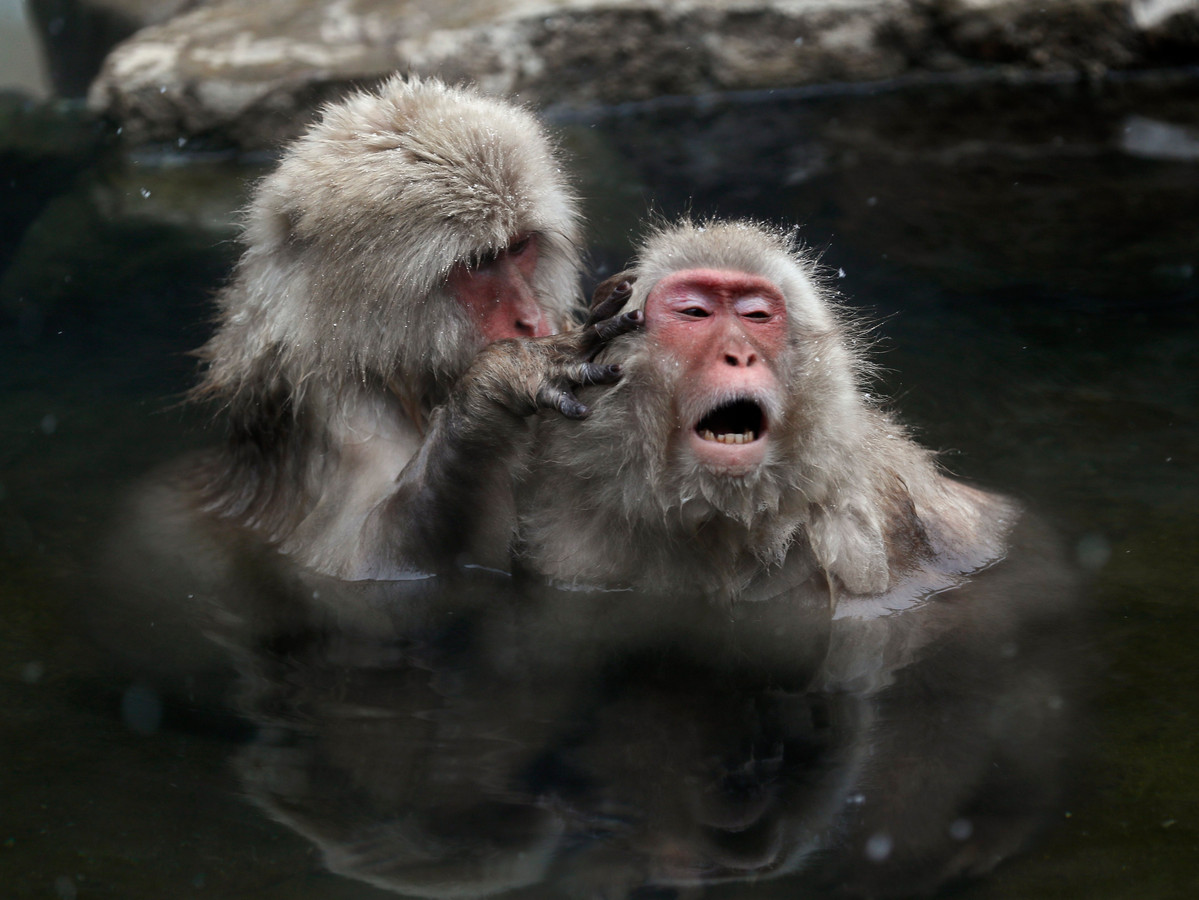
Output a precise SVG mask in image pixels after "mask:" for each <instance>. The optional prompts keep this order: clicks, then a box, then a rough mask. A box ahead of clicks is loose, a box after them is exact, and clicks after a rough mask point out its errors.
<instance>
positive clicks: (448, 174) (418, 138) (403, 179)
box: [195, 77, 579, 578]
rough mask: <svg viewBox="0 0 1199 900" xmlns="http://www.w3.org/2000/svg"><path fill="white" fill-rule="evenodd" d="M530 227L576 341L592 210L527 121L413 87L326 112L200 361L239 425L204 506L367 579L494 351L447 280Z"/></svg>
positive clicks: (475, 99) (204, 474)
mask: <svg viewBox="0 0 1199 900" xmlns="http://www.w3.org/2000/svg"><path fill="white" fill-rule="evenodd" d="M522 232H536V233H537V234H538V235H539V236H540V238H539V263H538V267H537V272H536V276H535V280H534V289H535V291H536V294H537V296H538V298H539V300H540V302H541V303H542V305H543V307H544V308H545V310H546V312H547V314H548V316H549V318H550V320H551V321H552V322H553V323H555V324H556V325H557V326H558V327H561V326H562V325H564V324H565V323H566V322H567V321H568V318H569V316H570V314H571V312H572V310H573V309H574V308H575V307H576V306H577V305H578V296H577V295H578V286H577V275H578V267H579V260H578V250H577V246H578V243H579V225H578V211H577V208H576V202H575V199H574V197H573V196H572V194H571V192H570V190H569V189H568V187H567V185H566V183H565V180H564V176H563V173H562V167H561V163H560V161H559V159H558V158H557V151H556V148H555V147H554V146H553V145H552V143H551V141H550V140H549V138H548V137H547V135H546V134H545V132H544V131H543V130H542V128H541V126H540V125H539V123H538V122H537V120H536V119H535V117H534V116H533V115H532V114H531V113H529V112H528V111H526V110H524V109H522V108H520V107H517V106H514V105H512V104H510V103H506V102H502V101H499V100H495V99H490V98H487V97H484V96H483V95H481V94H478V93H476V92H474V91H473V90H467V89H461V88H451V87H447V86H446V85H444V84H442V83H440V82H438V81H435V80H421V79H417V78H411V79H404V78H400V77H396V78H393V79H391V80H390V81H388V82H387V83H386V84H384V85H383V86H382V87H381V88H380V89H379V90H378V91H375V92H369V93H359V94H356V95H354V96H351V97H349V98H348V99H346V100H344V101H342V102H340V103H338V104H336V105H333V106H330V107H328V108H327V109H326V110H325V111H324V113H323V117H322V118H321V120H320V121H319V122H317V123H316V124H315V125H313V126H312V128H311V129H310V130H309V131H308V132H307V133H306V134H305V135H304V136H303V137H301V138H300V139H299V140H297V141H296V142H295V143H294V144H292V145H291V146H290V147H289V148H288V149H287V150H286V152H285V154H284V156H283V158H282V161H281V162H280V164H279V166H278V168H277V169H276V171H274V172H273V173H272V174H270V175H268V176H267V177H266V178H265V179H263V181H262V182H261V183H260V184H259V185H258V186H257V189H256V190H255V192H254V197H253V200H252V202H251V203H250V206H249V208H248V210H247V212H246V222H245V231H244V237H243V240H244V243H245V244H246V250H245V253H244V254H243V256H242V258H241V260H240V262H239V263H238V265H237V268H236V269H235V271H234V273H233V277H232V279H231V281H230V283H229V285H228V286H227V287H226V288H225V289H224V290H223V291H222V292H221V293H220V295H219V297H218V307H219V312H218V325H217V330H216V333H215V334H214V335H213V337H212V339H211V340H210V341H209V342H208V343H207V344H206V345H205V346H204V347H203V348H202V349H201V350H200V351H199V355H200V357H201V358H202V359H203V361H204V374H203V379H202V381H201V383H200V385H199V386H198V387H197V389H196V391H195V396H196V397H197V398H199V399H203V400H208V401H212V402H214V403H215V404H217V405H218V406H219V407H220V408H222V409H223V411H224V412H225V414H226V415H227V420H228V423H229V440H228V445H227V447H226V449H225V451H224V452H223V453H220V454H218V455H216V456H213V457H210V458H209V459H208V460H206V461H205V462H204V463H203V464H202V465H201V466H200V467H198V468H197V470H196V478H195V482H196V487H197V490H198V491H199V493H200V495H201V501H200V502H201V504H202V506H203V507H204V508H205V509H207V510H208V511H209V512H212V513H215V514H217V515H220V516H223V517H227V518H230V519H233V520H236V521H237V522H238V523H240V524H243V525H248V526H250V527H252V528H254V529H255V530H257V531H258V532H259V533H260V534H262V535H263V536H264V537H266V538H267V539H269V540H271V541H274V542H276V543H277V544H278V545H279V546H280V548H281V549H282V550H284V552H287V553H289V554H291V555H292V556H294V557H295V558H296V559H297V560H298V561H299V562H301V563H302V564H304V565H306V566H309V567H311V568H315V569H318V570H320V571H323V572H326V573H328V574H333V575H339V576H342V577H349V578H355V577H366V576H365V574H364V573H366V572H368V571H370V570H371V566H372V560H371V558H370V557H371V555H372V553H373V552H374V550H373V549H372V548H371V547H370V546H369V545H370V540H371V536H370V535H367V536H365V537H366V540H365V545H364V539H363V538H364V536H363V534H362V529H363V528H364V527H365V523H366V522H367V521H368V517H369V515H370V512H371V510H372V509H374V508H375V507H377V506H378V504H379V503H380V502H382V501H383V499H384V498H385V496H386V494H387V492H388V491H389V490H390V489H391V485H392V484H393V483H394V480H395V478H396V476H397V475H398V473H399V472H400V470H401V469H402V468H403V466H404V464H405V463H406V462H407V461H408V459H409V458H410V457H411V456H412V454H413V453H414V452H415V450H416V448H417V447H419V445H420V442H421V438H422V429H423V426H424V422H423V420H424V417H425V416H426V415H427V413H428V412H429V410H431V409H432V408H433V407H434V406H436V405H437V404H439V403H441V402H442V401H443V400H444V399H445V397H446V395H447V392H448V390H449V388H450V386H451V385H452V384H453V383H454V381H455V379H456V378H457V377H458V376H459V375H460V374H461V373H462V372H463V371H464V370H465V369H466V368H467V366H468V364H469V363H470V361H471V359H472V358H473V357H474V354H475V353H476V351H477V350H478V349H479V348H480V347H481V346H482V343H483V339H482V336H481V335H480V333H479V332H478V330H477V328H476V327H475V326H474V324H473V323H472V322H471V320H470V319H469V318H468V317H467V315H466V314H465V313H464V312H463V310H462V309H461V308H460V306H459V304H458V303H457V302H456V301H455V300H454V299H453V297H451V296H450V295H449V293H448V292H447V290H446V287H445V282H446V278H447V276H448V275H449V273H450V271H451V269H452V268H453V266H454V265H455V264H457V263H460V262H470V261H471V260H475V259H478V258H480V257H482V256H484V255H486V254H488V253H490V252H493V251H497V250H501V249H503V248H504V247H505V246H507V245H508V243H509V242H510V240H511V239H512V238H513V237H514V236H515V235H517V234H520V233H522ZM379 539H380V540H384V539H385V538H382V537H380V538H379Z"/></svg>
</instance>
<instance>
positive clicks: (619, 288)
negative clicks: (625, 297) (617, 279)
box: [612, 281, 633, 294]
mask: <svg viewBox="0 0 1199 900" xmlns="http://www.w3.org/2000/svg"><path fill="white" fill-rule="evenodd" d="M612 293H613V294H631V293H633V286H632V285H631V284H629V283H628V282H627V281H622V282H621V283H620V284H618V285H616V287H614V288H612Z"/></svg>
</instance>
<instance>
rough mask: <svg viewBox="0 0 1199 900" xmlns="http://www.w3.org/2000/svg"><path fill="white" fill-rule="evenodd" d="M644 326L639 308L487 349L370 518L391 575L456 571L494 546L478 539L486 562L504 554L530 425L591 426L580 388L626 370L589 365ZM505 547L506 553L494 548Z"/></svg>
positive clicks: (432, 418) (611, 379) (438, 412)
mask: <svg viewBox="0 0 1199 900" xmlns="http://www.w3.org/2000/svg"><path fill="white" fill-rule="evenodd" d="M622 305H623V301H622ZM616 308H619V307H616ZM609 309H612V306H611V304H609V305H608V306H606V307H605V308H604V310H600V312H605V311H607V310H609ZM613 311H614V310H613ZM643 318H644V317H643V315H642V313H641V312H640V310H635V311H633V312H628V313H625V314H623V315H620V316H610V317H608V318H602V319H598V320H597V317H596V316H595V315H593V316H592V317H591V318H589V319H588V321H587V323H586V324H585V325H584V326H583V327H582V328H580V329H578V330H576V331H572V332H568V333H564V334H557V335H551V336H549V337H544V338H530V339H509V340H503V341H497V342H495V343H493V344H490V345H489V346H487V347H485V348H484V349H483V350H482V351H480V353H479V354H478V356H476V357H475V360H474V362H473V363H472V364H471V366H470V368H469V369H468V370H467V371H466V373H465V374H464V375H463V376H462V378H461V379H459V381H458V383H457V384H456V385H455V387H454V389H453V390H452V391H451V393H450V396H449V398H448V399H447V401H446V402H445V403H444V404H443V405H442V406H440V407H438V408H437V409H435V410H434V411H433V413H432V415H431V416H430V418H429V428H428V432H427V434H426V436H425V440H424V443H423V444H422V445H421V448H420V450H419V452H418V453H417V454H416V455H415V456H414V457H413V458H412V460H411V461H410V462H409V463H408V465H407V466H405V468H404V469H403V471H402V472H401V473H400V475H399V477H398V479H397V481H396V488H395V491H394V492H393V493H392V494H391V496H389V497H388V498H387V499H386V500H385V501H384V502H383V503H382V504H381V505H380V506H379V507H378V508H377V509H376V510H375V511H374V512H373V513H372V514H371V521H370V522H369V523H368V531H369V536H368V540H374V541H378V543H379V547H380V551H381V558H385V559H389V560H390V561H391V568H392V569H393V570H394V574H400V573H411V572H413V571H418V572H437V571H443V570H445V569H447V568H450V567H452V566H453V565H454V564H455V563H456V562H457V561H458V559H459V557H460V556H461V555H462V554H463V553H464V552H465V551H475V550H476V549H477V547H478V544H479V543H483V544H484V545H486V544H488V543H489V542H488V540H486V539H485V540H483V541H482V542H480V540H479V538H480V536H481V535H482V536H486V537H487V538H490V544H491V545H492V546H491V547H490V552H487V551H486V550H485V551H484V557H485V558H488V557H494V556H497V555H499V553H501V552H502V553H503V554H505V556H506V553H507V544H508V541H509V540H510V538H511V534H512V522H511V521H509V522H507V523H505V524H506V525H507V527H504V526H503V525H502V524H501V523H500V522H497V521H496V520H497V518H501V519H502V518H503V512H502V511H504V510H510V509H511V472H512V471H513V468H514V467H515V466H517V465H519V463H520V462H521V460H522V459H523V457H524V453H525V450H526V448H527V447H528V446H529V443H530V441H531V440H532V432H531V430H530V428H529V425H528V422H527V421H526V420H527V419H528V417H529V416H531V415H533V414H534V413H536V412H538V411H539V410H556V411H557V412H559V413H560V414H561V415H563V416H565V417H566V418H568V419H584V418H586V417H587V416H588V415H589V414H590V409H588V408H587V407H586V406H585V405H584V404H583V403H581V402H580V401H579V399H578V398H577V397H576V396H575V394H574V391H575V389H576V388H578V387H582V386H586V385H601V384H613V383H615V382H616V381H618V380H619V379H620V377H621V369H620V366H619V365H601V364H598V363H595V362H593V361H592V360H593V359H594V357H595V356H596V355H597V354H598V353H599V351H600V350H601V349H603V347H604V346H605V345H606V344H607V343H608V342H609V341H611V340H612V339H613V338H615V337H616V336H618V335H620V334H624V333H626V332H628V331H632V330H634V329H636V328H639V327H641V325H642V322H643ZM499 541H502V543H503V546H502V548H498V547H495V546H494V544H495V543H497V542H499ZM376 577H383V578H386V577H389V573H386V572H385V573H380V574H378V575H377V576H376Z"/></svg>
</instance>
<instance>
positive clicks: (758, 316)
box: [743, 310, 770, 319]
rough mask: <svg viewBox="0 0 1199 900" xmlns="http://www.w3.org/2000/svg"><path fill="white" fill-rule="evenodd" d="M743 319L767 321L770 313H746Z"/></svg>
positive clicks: (763, 311) (759, 311)
mask: <svg viewBox="0 0 1199 900" xmlns="http://www.w3.org/2000/svg"><path fill="white" fill-rule="evenodd" d="M743 318H746V319H769V318H770V313H768V312H766V311H765V310H758V311H757V312H747V313H745V315H744V316H743Z"/></svg>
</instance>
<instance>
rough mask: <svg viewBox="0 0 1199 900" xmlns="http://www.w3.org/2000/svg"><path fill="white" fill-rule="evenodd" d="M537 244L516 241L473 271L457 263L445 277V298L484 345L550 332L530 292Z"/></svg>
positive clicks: (532, 239)
mask: <svg viewBox="0 0 1199 900" xmlns="http://www.w3.org/2000/svg"><path fill="white" fill-rule="evenodd" d="M539 240H540V239H539V238H538V236H537V235H535V234H521V235H517V236H516V237H515V238H513V240H512V242H511V243H510V244H508V246H507V247H506V248H504V249H503V250H500V251H498V252H496V253H493V254H490V255H488V256H487V257H485V258H484V259H483V260H482V261H480V262H479V263H478V264H477V265H474V266H468V265H466V264H464V263H459V264H458V265H456V266H455V267H454V268H453V269H452V270H451V271H450V277H449V282H448V283H449V288H450V292H451V293H452V294H453V295H454V296H455V297H456V298H457V300H458V302H459V303H461V304H462V307H463V309H465V310H466V312H467V315H469V316H470V318H471V320H472V321H473V322H475V324H476V325H478V326H479V330H480V331H481V332H482V334H483V337H484V339H485V340H486V342H487V343H489V344H490V343H491V342H492V341H498V340H501V339H503V338H515V337H542V336H544V335H547V334H553V333H554V331H555V328H554V323H553V322H551V321H550V319H549V317H548V316H547V315H546V313H545V310H544V309H542V308H541V304H540V303H538V302H537V295H536V293H535V292H534V290H533V275H534V273H535V272H536V271H537V255H538V250H539V247H538V243H539Z"/></svg>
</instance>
